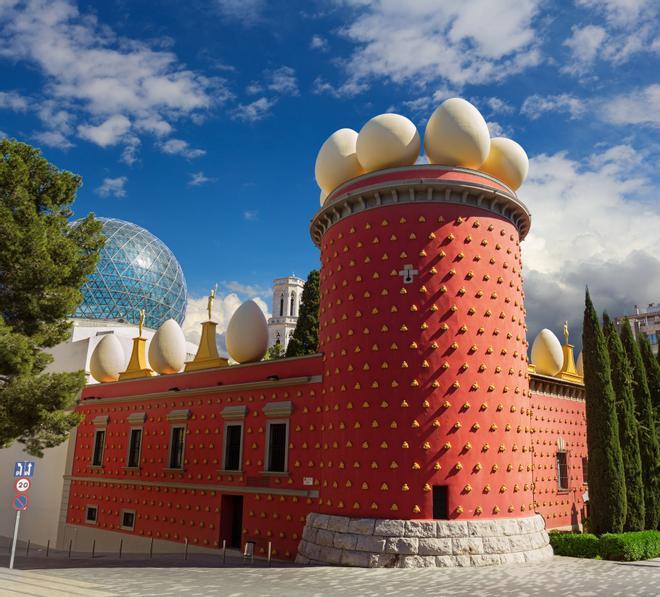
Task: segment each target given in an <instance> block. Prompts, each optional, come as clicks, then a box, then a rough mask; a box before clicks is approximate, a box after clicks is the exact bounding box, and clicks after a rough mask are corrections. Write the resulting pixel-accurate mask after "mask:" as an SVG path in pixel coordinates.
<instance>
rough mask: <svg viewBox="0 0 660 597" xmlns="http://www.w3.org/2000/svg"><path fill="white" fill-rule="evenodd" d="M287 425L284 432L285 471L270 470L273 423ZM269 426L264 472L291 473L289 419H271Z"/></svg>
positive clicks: (274, 473) (275, 473)
mask: <svg viewBox="0 0 660 597" xmlns="http://www.w3.org/2000/svg"><path fill="white" fill-rule="evenodd" d="M280 424H284V425H286V431H285V434H284V470H283V471H271V470H269V462H270V430H271V426H272V425H280ZM267 425H268V427H267V429H266V457H265V458H264V473H266V474H270V475H284V474H288V473H289V428H290V424H289V419H269V420H268V423H267Z"/></svg>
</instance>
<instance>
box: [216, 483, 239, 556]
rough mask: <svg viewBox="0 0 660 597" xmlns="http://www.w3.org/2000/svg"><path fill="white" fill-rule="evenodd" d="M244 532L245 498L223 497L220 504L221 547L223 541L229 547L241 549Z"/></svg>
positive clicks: (235, 496)
mask: <svg viewBox="0 0 660 597" xmlns="http://www.w3.org/2000/svg"><path fill="white" fill-rule="evenodd" d="M242 530H243V496H242V495H223V496H222V501H221V502H220V546H222V541H223V540H224V541H226V542H227V547H234V548H236V549H240V548H241V533H242Z"/></svg>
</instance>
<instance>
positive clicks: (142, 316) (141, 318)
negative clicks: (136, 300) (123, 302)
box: [138, 309, 146, 338]
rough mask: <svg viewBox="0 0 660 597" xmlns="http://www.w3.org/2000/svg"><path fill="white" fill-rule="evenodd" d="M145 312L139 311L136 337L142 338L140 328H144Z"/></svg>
mask: <svg viewBox="0 0 660 597" xmlns="http://www.w3.org/2000/svg"><path fill="white" fill-rule="evenodd" d="M145 315H146V313H145V310H144V309H140V321H139V322H138V337H140V338H142V328H143V327H144V319H145Z"/></svg>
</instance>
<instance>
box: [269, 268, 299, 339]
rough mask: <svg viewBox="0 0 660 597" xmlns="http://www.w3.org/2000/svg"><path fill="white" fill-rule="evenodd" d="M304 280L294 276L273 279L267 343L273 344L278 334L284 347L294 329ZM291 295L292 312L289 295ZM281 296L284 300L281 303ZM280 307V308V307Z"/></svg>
mask: <svg viewBox="0 0 660 597" xmlns="http://www.w3.org/2000/svg"><path fill="white" fill-rule="evenodd" d="M304 286H305V281H304V280H303V279H301V278H298V277H296V276H289V277H287V278H277V279H275V280H273V309H272V311H273V315H272V317H271V318H270V319H269V320H268V336H269V345H270V346H273V345H274V344H275V342H276V341H277V335H278V334H279V337H280V343H281V344H282V346H283V348H284V349H286V347H287V345H288V343H289V339H290V338H291V334H293V331H294V330H295V329H296V323H297V322H298V316H299V315H300V304H301V300H302V291H303V287H304ZM292 296H293V314H292V313H291V297H292ZM282 297H283V298H284V302H283V304H282ZM280 307H282V309H280Z"/></svg>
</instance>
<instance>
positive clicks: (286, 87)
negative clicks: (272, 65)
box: [267, 66, 298, 95]
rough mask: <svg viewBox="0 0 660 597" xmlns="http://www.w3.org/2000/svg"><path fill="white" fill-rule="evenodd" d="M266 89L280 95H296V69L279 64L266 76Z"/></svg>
mask: <svg viewBox="0 0 660 597" xmlns="http://www.w3.org/2000/svg"><path fill="white" fill-rule="evenodd" d="M267 80H268V89H270V90H271V91H274V92H275V93H279V94H280V95H298V81H297V79H296V71H295V70H293V69H292V68H291V67H290V66H280V67H279V68H276V69H275V70H273V71H270V72H269V73H268V76H267Z"/></svg>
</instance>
